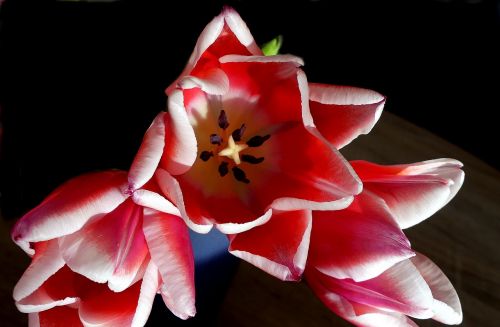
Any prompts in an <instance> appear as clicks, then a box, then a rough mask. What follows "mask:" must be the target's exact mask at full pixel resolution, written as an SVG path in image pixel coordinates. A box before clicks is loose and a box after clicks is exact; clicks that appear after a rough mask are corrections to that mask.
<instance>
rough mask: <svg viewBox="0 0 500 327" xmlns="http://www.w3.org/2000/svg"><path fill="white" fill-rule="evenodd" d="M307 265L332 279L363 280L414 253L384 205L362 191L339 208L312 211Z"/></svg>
mask: <svg viewBox="0 0 500 327" xmlns="http://www.w3.org/2000/svg"><path fill="white" fill-rule="evenodd" d="M313 217H314V219H313V230H312V238H311V250H310V258H309V263H308V264H309V265H311V266H313V267H316V268H317V269H318V270H320V271H321V272H323V273H325V274H327V275H330V276H332V277H335V278H339V279H343V278H352V279H353V280H355V281H363V280H367V279H370V278H373V277H376V276H378V275H380V274H381V273H382V272H384V271H385V270H387V269H388V268H390V267H391V266H393V265H394V264H396V263H398V262H400V261H402V260H405V259H407V258H409V257H412V256H414V255H415V254H414V252H413V251H412V250H411V247H410V242H409V241H408V239H407V238H406V236H405V235H404V234H403V232H402V231H401V229H400V228H399V226H398V225H397V223H396V221H395V220H394V218H393V217H392V215H391V213H390V211H389V209H388V208H387V205H386V204H385V203H384V202H383V201H381V200H380V199H378V198H376V197H375V196H373V195H372V194H370V193H368V192H367V191H364V192H363V193H361V194H360V195H359V196H357V197H355V200H354V202H353V204H352V205H351V206H349V207H348V208H347V209H345V210H339V211H315V212H314V213H313Z"/></svg>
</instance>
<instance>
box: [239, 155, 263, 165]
mask: <svg viewBox="0 0 500 327" xmlns="http://www.w3.org/2000/svg"><path fill="white" fill-rule="evenodd" d="M241 161H244V162H248V163H251V164H260V163H261V162H262V161H264V157H260V158H257V157H254V156H251V155H249V154H244V155H242V156H241Z"/></svg>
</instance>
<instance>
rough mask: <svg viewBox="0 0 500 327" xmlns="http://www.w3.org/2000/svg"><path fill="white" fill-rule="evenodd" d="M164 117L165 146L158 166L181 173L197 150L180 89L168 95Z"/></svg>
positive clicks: (193, 157) (172, 172)
mask: <svg viewBox="0 0 500 327" xmlns="http://www.w3.org/2000/svg"><path fill="white" fill-rule="evenodd" d="M165 117H166V118H165V126H166V127H165V128H166V136H165V144H166V146H165V150H164V153H163V156H162V159H161V163H160V166H161V167H162V168H163V169H165V170H167V171H168V172H169V173H171V174H174V175H178V174H182V173H184V172H186V171H187V170H189V168H190V167H191V165H192V164H193V163H194V161H195V160H196V154H197V151H198V150H197V144H196V137H195V134H194V130H193V127H192V126H191V124H190V123H189V120H188V116H187V113H186V108H185V107H184V96H183V94H182V91H181V90H175V91H173V92H172V94H170V96H169V97H168V115H166V116H165Z"/></svg>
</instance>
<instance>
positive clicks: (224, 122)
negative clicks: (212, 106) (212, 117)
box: [218, 110, 229, 129]
mask: <svg viewBox="0 0 500 327" xmlns="http://www.w3.org/2000/svg"><path fill="white" fill-rule="evenodd" d="M218 123H219V127H220V128H222V129H226V128H228V127H229V121H228V120H227V116H226V112H225V111H224V110H221V111H220V114H219V119H218Z"/></svg>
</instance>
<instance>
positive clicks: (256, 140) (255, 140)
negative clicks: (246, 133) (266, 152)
mask: <svg viewBox="0 0 500 327" xmlns="http://www.w3.org/2000/svg"><path fill="white" fill-rule="evenodd" d="M270 137H271V135H269V134H268V135H265V136H259V135H256V136H254V137H252V138H251V139H250V140H248V142H247V145H248V146H249V147H252V148H256V147H258V146H261V145H262V144H264V142H266V141H267V140H269V138H270Z"/></svg>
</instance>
